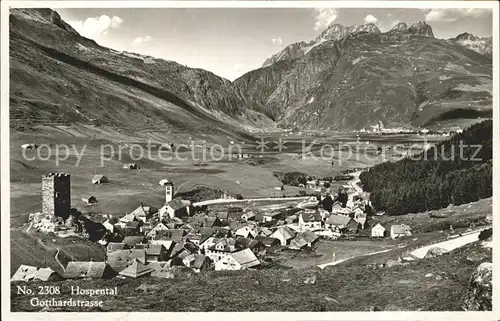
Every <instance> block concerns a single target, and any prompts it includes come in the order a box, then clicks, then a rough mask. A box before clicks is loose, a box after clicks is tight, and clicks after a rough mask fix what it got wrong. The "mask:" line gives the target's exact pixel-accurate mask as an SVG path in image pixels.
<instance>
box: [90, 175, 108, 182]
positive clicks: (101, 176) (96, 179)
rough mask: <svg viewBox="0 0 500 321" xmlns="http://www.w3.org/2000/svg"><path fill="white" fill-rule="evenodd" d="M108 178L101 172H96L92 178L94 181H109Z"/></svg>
mask: <svg viewBox="0 0 500 321" xmlns="http://www.w3.org/2000/svg"><path fill="white" fill-rule="evenodd" d="M107 180H108V178H107V177H106V176H104V175H100V174H95V175H94V177H93V178H92V181H107Z"/></svg>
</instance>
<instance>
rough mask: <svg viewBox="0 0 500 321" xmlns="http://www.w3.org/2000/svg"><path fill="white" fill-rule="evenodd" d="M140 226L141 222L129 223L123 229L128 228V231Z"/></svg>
mask: <svg viewBox="0 0 500 321" xmlns="http://www.w3.org/2000/svg"><path fill="white" fill-rule="evenodd" d="M140 225H141V221H129V222H127V223H126V224H125V227H126V228H130V229H134V230H135V229H136V228H137V227H139V226H140Z"/></svg>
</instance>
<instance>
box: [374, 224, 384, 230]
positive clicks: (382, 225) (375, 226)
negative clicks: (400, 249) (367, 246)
mask: <svg viewBox="0 0 500 321" xmlns="http://www.w3.org/2000/svg"><path fill="white" fill-rule="evenodd" d="M377 226H380V227H381V228H382V229H384V230H385V227H384V226H383V225H382V224H380V223H377V224H375V225H373V226H372V229H374V228H375V227H377Z"/></svg>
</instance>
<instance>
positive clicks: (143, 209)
mask: <svg viewBox="0 0 500 321" xmlns="http://www.w3.org/2000/svg"><path fill="white" fill-rule="evenodd" d="M155 213H158V209H157V208H156V207H153V206H149V205H142V204H141V205H139V206H138V207H137V208H136V209H135V210H133V211H132V214H134V216H136V217H143V216H150V215H153V214H155Z"/></svg>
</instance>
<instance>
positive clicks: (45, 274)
mask: <svg viewBox="0 0 500 321" xmlns="http://www.w3.org/2000/svg"><path fill="white" fill-rule="evenodd" d="M53 276H55V277H57V278H60V277H61V276H60V275H59V274H58V273H57V272H56V271H54V270H52V269H51V268H49V267H46V268H40V269H38V271H36V273H35V279H37V280H41V281H48V280H49V279H50V278H51V277H53Z"/></svg>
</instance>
